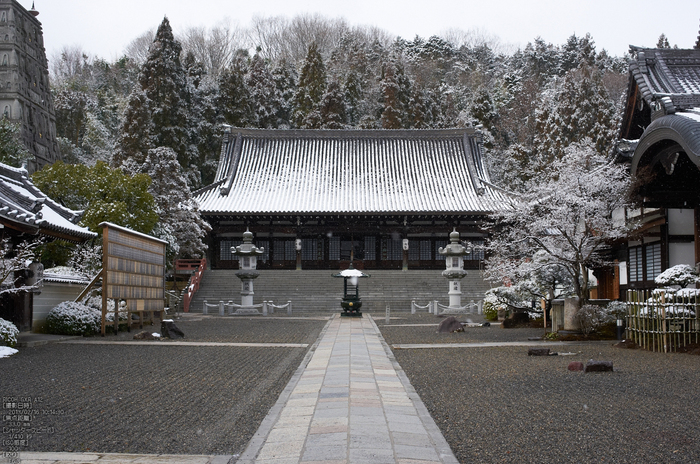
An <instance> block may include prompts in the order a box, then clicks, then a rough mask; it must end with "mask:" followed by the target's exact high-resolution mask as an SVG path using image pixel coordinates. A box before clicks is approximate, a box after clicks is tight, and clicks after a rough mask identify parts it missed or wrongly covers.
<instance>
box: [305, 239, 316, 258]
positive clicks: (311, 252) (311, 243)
mask: <svg viewBox="0 0 700 464" xmlns="http://www.w3.org/2000/svg"><path fill="white" fill-rule="evenodd" d="M318 242H319V240H318V239H316V238H302V239H301V259H302V260H304V261H315V260H317V259H318V248H319V246H318Z"/></svg>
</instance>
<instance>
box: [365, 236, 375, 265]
mask: <svg viewBox="0 0 700 464" xmlns="http://www.w3.org/2000/svg"><path fill="white" fill-rule="evenodd" d="M376 250H377V238H376V237H374V236H367V237H365V260H366V261H374V260H375V259H377V251H376Z"/></svg>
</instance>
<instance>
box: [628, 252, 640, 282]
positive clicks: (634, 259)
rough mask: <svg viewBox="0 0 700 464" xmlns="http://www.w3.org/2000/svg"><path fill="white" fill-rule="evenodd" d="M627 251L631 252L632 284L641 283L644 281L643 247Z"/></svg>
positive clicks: (630, 269)
mask: <svg viewBox="0 0 700 464" xmlns="http://www.w3.org/2000/svg"><path fill="white" fill-rule="evenodd" d="M627 251H628V252H629V271H630V282H639V281H640V280H643V274H642V271H643V265H644V261H643V260H642V247H633V248H630V249H629V250H627Z"/></svg>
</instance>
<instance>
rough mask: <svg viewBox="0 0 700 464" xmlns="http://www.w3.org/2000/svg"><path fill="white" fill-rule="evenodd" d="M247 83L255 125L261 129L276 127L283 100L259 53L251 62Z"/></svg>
mask: <svg viewBox="0 0 700 464" xmlns="http://www.w3.org/2000/svg"><path fill="white" fill-rule="evenodd" d="M245 83H246V87H247V88H248V91H249V92H250V100H251V105H252V109H253V121H254V125H255V126H256V127H260V128H269V127H276V126H277V117H278V114H279V111H280V107H281V106H282V98H281V96H280V94H279V90H278V89H277V85H276V84H275V81H274V79H273V77H272V74H271V73H270V71H269V70H268V68H267V64H266V63H265V60H263V59H262V57H261V56H260V54H259V53H256V54H255V55H254V56H253V59H252V60H251V63H250V68H249V69H248V74H246V78H245Z"/></svg>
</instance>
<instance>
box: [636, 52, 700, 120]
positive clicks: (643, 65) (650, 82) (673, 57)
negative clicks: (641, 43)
mask: <svg viewBox="0 0 700 464" xmlns="http://www.w3.org/2000/svg"><path fill="white" fill-rule="evenodd" d="M630 49H631V51H632V52H633V53H635V54H636V57H634V58H630V59H629V71H630V74H631V76H632V79H633V80H634V82H635V83H636V85H637V87H638V89H639V94H638V95H639V97H640V98H642V99H643V100H644V101H645V102H646V104H647V105H649V107H651V108H652V111H653V112H654V113H655V115H654V116H652V119H655V117H658V116H659V115H660V114H659V113H661V115H663V114H673V113H675V112H676V111H681V110H685V109H689V108H693V107H697V106H700V93H698V92H692V91H691V92H684V91H683V90H684V88H683V86H682V85H680V84H679V81H678V80H677V79H676V77H675V76H674V73H673V72H672V71H671V68H670V67H669V62H670V63H671V64H672V65H676V66H677V65H678V64H682V65H685V66H690V67H691V68H693V67H694V68H697V67H698V66H700V53H698V51H697V50H676V49H644V48H641V47H634V46H630ZM631 86H632V82H630V87H631ZM659 89H662V90H659ZM628 91H629V88H628ZM628 93H629V92H628ZM662 110H663V111H662Z"/></svg>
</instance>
